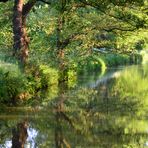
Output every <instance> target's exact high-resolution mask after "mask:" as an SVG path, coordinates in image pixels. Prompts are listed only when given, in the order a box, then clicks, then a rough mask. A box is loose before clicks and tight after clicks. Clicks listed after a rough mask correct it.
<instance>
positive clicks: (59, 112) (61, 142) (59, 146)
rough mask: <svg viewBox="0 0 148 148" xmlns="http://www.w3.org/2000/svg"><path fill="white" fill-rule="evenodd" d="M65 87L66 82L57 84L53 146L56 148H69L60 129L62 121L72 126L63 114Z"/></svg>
mask: <svg viewBox="0 0 148 148" xmlns="http://www.w3.org/2000/svg"><path fill="white" fill-rule="evenodd" d="M66 88H67V85H66V82H64V83H62V84H59V101H58V102H57V106H56V114H55V119H56V126H55V145H56V148H63V147H66V148H70V147H71V146H70V144H69V143H68V142H67V140H66V138H65V137H64V133H63V128H62V121H67V122H68V123H69V124H70V125H71V126H73V123H72V121H71V120H70V119H69V117H68V116H67V115H66V114H65V113H64V101H65V100H66V98H65V93H66V92H65V91H66Z"/></svg>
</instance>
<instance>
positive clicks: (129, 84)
mask: <svg viewBox="0 0 148 148" xmlns="http://www.w3.org/2000/svg"><path fill="white" fill-rule="evenodd" d="M73 86H74V87H72V88H69V89H66V87H65V86H61V87H60V88H59V89H58V90H57V89H56V88H55V89H53V90H52V91H47V92H43V94H44V95H43V97H42V99H41V100H39V99H37V100H38V101H36V102H33V103H30V104H29V105H27V106H25V107H7V108H4V107H0V148H11V147H13V148H17V146H16V145H19V144H20V143H21V144H22V145H24V147H25V148H54V147H55V148H143V147H148V65H143V66H141V65H140V66H129V67H119V68H116V69H109V70H108V71H107V72H106V73H105V74H99V73H97V72H93V73H89V74H84V75H81V76H79V78H78V80H77V83H75V85H73ZM36 97H38V96H36ZM38 102H40V105H39V103H38ZM31 104H32V105H33V106H32V107H31Z"/></svg>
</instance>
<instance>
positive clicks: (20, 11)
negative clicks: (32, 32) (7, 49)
mask: <svg viewBox="0 0 148 148" xmlns="http://www.w3.org/2000/svg"><path fill="white" fill-rule="evenodd" d="M35 3H36V0H29V1H28V2H27V3H26V4H25V5H24V0H15V1H14V14H13V21H12V23H13V34H14V37H13V39H14V44H13V48H14V52H13V54H14V55H15V56H16V57H17V58H18V59H19V61H20V62H21V64H23V65H24V64H25V63H26V61H27V58H28V52H29V38H28V37H27V31H26V18H27V15H28V13H29V12H30V10H31V9H32V7H33V6H34V4H35Z"/></svg>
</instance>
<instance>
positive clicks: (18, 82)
mask: <svg viewBox="0 0 148 148" xmlns="http://www.w3.org/2000/svg"><path fill="white" fill-rule="evenodd" d="M26 89H27V79H26V78H25V76H24V75H23V74H22V73H21V72H20V71H19V70H18V68H17V66H14V65H13V64H1V65H0V102H7V103H8V102H9V103H10V102H14V101H15V99H16V98H17V97H18V98H19V95H21V97H22V98H23V97H24V96H22V95H26Z"/></svg>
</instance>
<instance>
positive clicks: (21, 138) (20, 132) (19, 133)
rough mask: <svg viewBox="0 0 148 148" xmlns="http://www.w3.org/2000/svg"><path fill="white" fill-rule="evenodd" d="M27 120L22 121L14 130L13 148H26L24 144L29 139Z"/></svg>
mask: <svg viewBox="0 0 148 148" xmlns="http://www.w3.org/2000/svg"><path fill="white" fill-rule="evenodd" d="M27 126H28V125H27V122H26V121H24V122H20V123H18V124H17V127H16V128H14V129H13V130H12V135H13V137H12V148H24V144H25V142H26V140H27V137H28V133H27Z"/></svg>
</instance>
